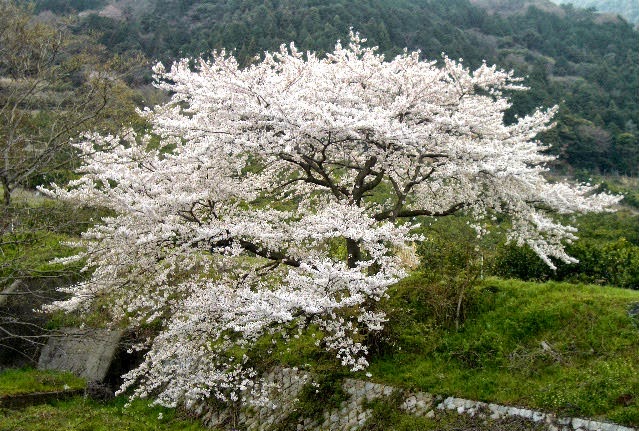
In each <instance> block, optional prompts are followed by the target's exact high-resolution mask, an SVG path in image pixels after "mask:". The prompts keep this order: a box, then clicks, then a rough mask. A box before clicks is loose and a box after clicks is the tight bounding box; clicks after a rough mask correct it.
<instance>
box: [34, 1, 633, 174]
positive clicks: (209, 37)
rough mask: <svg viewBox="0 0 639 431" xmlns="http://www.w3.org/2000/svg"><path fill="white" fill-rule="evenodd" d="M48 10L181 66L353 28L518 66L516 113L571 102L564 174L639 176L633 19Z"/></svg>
mask: <svg viewBox="0 0 639 431" xmlns="http://www.w3.org/2000/svg"><path fill="white" fill-rule="evenodd" d="M36 3H37V8H38V11H40V12H42V11H45V10H51V11H53V12H55V13H58V14H71V13H73V12H78V13H79V15H80V16H81V19H80V20H78V22H77V25H76V31H78V32H89V31H96V30H99V31H100V32H101V42H102V43H103V44H105V45H106V46H107V47H109V48H110V49H112V50H114V51H116V52H126V51H135V50H138V51H141V52H143V53H144V54H146V55H147V56H148V57H150V58H152V59H157V60H161V61H164V62H170V61H171V60H172V59H175V58H179V57H183V56H197V55H207V54H208V53H210V52H211V51H212V50H213V49H218V48H222V47H226V48H235V49H236V55H237V56H238V58H239V59H240V61H241V62H243V63H244V64H246V63H248V62H249V61H250V60H251V58H252V57H253V56H254V55H255V54H257V53H260V52H262V51H264V50H273V49H276V48H277V47H278V46H279V45H280V44H281V43H288V42H290V41H295V42H296V44H297V46H298V47H300V48H302V49H304V50H306V49H311V50H316V51H319V52H323V51H325V50H327V49H330V48H332V46H333V45H334V43H335V41H336V40H337V39H344V37H345V36H346V34H347V32H348V28H349V27H353V28H354V29H356V30H357V31H359V32H360V33H361V34H363V35H365V36H366V37H367V38H368V39H369V41H370V43H372V44H375V45H378V46H379V47H380V50H381V51H382V52H384V53H386V54H387V55H388V56H393V55H395V54H397V53H399V52H400V51H401V49H403V48H404V47H408V49H411V50H413V49H420V50H421V51H422V52H423V55H424V56H425V57H427V58H433V59H441V53H442V52H445V53H446V54H447V55H449V56H450V57H452V58H460V57H461V58H464V60H465V62H466V64H467V65H469V66H471V67H475V66H478V65H480V64H481V62H482V61H483V60H486V61H487V62H488V63H494V64H497V65H499V66H500V67H503V68H507V69H509V68H512V69H514V70H515V71H516V73H517V74H518V75H519V76H523V77H526V80H525V83H526V84H527V85H529V86H530V87H531V88H532V91H530V92H528V93H526V94H520V95H516V96H515V97H514V106H513V108H512V110H511V113H510V118H511V119H512V118H513V116H514V115H521V114H524V113H528V112H531V110H532V109H533V108H535V107H538V106H552V105H555V104H560V106H561V110H560V113H559V115H558V123H559V126H558V127H557V128H556V129H555V130H554V131H553V132H552V133H551V134H550V135H549V136H546V137H545V139H546V142H548V143H550V144H552V145H553V147H552V149H551V151H553V152H554V153H556V154H559V155H560V157H561V160H562V161H563V162H567V164H565V163H564V164H563V165H562V166H563V167H564V168H565V167H567V166H568V167H570V168H576V169H582V170H586V171H588V172H603V173H609V172H613V173H614V172H618V173H622V174H632V175H635V174H637V171H638V166H639V142H638V132H637V124H639V109H638V105H639V103H638V88H639V81H638V80H639V78H638V77H639V50H637V46H638V44H639V33H638V32H637V31H635V30H633V28H632V25H630V24H628V23H626V22H623V21H622V20H614V19H613V20H607V22H604V21H606V20H601V19H600V17H598V15H597V14H596V13H594V12H593V11H587V10H581V9H575V8H573V7H572V6H562V7H559V6H556V5H554V4H552V3H550V2H548V1H546V0H535V1H523V0H522V1H514V2H513V1H509V2H503V1H487V0H474V1H473V2H470V1H468V0H450V1H446V2H441V1H433V0H400V1H390V0H362V1H359V2H357V4H356V5H354V4H353V2H345V1H342V0H329V1H318V0H299V1H290V0H270V1H257V0H229V1H195V0H189V1H177V0H149V1H144V2H131V1H129V2H126V1H106V0H75V1H71V2H66V1H65V2H62V1H59V0H41V1H38V2H36Z"/></svg>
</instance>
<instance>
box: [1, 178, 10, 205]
mask: <svg viewBox="0 0 639 431" xmlns="http://www.w3.org/2000/svg"><path fill="white" fill-rule="evenodd" d="M2 203H3V204H4V207H5V208H7V207H8V206H9V204H11V189H10V188H9V180H8V179H7V177H2Z"/></svg>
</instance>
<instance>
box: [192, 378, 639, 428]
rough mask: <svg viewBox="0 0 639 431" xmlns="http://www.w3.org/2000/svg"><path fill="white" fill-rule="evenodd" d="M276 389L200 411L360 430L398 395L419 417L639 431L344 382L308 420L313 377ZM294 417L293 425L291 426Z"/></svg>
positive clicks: (254, 421)
mask: <svg viewBox="0 0 639 431" xmlns="http://www.w3.org/2000/svg"><path fill="white" fill-rule="evenodd" d="M265 380H266V382H267V384H268V385H270V386H272V387H273V389H272V390H271V394H270V402H269V403H267V404H266V405H255V400H252V399H251V398H250V397H249V398H247V399H246V400H245V402H244V403H243V404H242V405H241V406H239V407H238V408H235V409H231V408H226V409H219V408H213V407H208V406H207V405H205V404H203V405H200V406H199V407H198V412H199V413H200V414H201V415H202V418H203V421H204V423H205V425H207V426H208V427H209V428H211V429H218V430H233V431H235V430H246V431H278V430H281V429H294V430H300V431H301V430H309V431H315V430H316V431H324V430H331V431H333V430H344V431H358V430H360V429H362V428H364V427H365V425H366V424H367V421H369V420H370V419H371V417H372V414H373V411H372V408H371V407H370V405H371V403H372V402H374V401H376V400H381V401H383V400H384V399H385V398H389V397H391V396H392V395H395V398H397V395H399V398H401V401H400V402H399V408H400V409H401V410H403V411H404V412H405V413H407V414H411V415H414V416H416V417H420V416H423V417H427V418H436V417H437V416H438V415H441V414H451V413H452V414H458V415H467V416H471V417H478V418H484V419H487V420H509V419H517V420H523V421H527V422H530V424H531V427H532V426H534V428H535V429H543V430H547V431H638V430H637V429H636V428H631V427H625V426H621V425H617V424H613V423H607V422H600V421H594V420H589V419H582V418H569V417H557V416H556V415H554V414H552V413H545V412H541V411H536V410H530V409H525V408H519V407H511V406H503V405H499V404H492V403H484V402H479V401H472V400H466V399H463V398H455V397H448V398H445V397H441V396H435V395H432V394H429V393H426V392H408V391H405V390H402V389H400V388H396V387H393V386H389V385H383V384H378V383H372V382H368V381H363V380H357V379H344V380H343V382H342V389H343V392H344V395H345V400H344V401H342V402H341V404H340V405H339V406H337V407H336V408H332V407H329V408H327V409H325V410H324V411H323V412H322V414H321V415H320V416H318V417H304V412H298V411H297V408H298V401H299V396H300V394H301V393H302V390H303V389H304V386H305V385H307V384H311V383H312V378H311V376H310V374H308V373H306V372H303V371H299V370H295V369H290V368H277V369H274V370H272V371H271V372H270V373H269V374H268V375H266V376H265ZM291 418H294V423H291Z"/></svg>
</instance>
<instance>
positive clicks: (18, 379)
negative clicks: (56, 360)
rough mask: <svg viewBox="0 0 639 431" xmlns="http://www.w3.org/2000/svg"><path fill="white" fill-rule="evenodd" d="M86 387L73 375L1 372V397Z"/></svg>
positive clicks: (29, 370) (45, 372) (27, 371)
mask: <svg viewBox="0 0 639 431" xmlns="http://www.w3.org/2000/svg"><path fill="white" fill-rule="evenodd" d="M84 386H85V382H84V379H81V378H79V377H76V376H74V375H73V374H71V373H56V372H53V371H40V370H31V369H18V370H4V371H1V372H0V397H1V396H4V395H16V394H25V393H31V392H51V391H61V390H64V389H82V388H84Z"/></svg>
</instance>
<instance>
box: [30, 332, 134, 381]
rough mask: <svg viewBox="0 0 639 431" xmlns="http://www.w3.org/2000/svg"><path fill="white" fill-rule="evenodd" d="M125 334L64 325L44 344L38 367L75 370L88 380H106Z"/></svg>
mask: <svg viewBox="0 0 639 431" xmlns="http://www.w3.org/2000/svg"><path fill="white" fill-rule="evenodd" d="M121 337H122V333H121V332H119V331H108V330H105V329H79V328H63V329H61V330H60V332H59V334H58V335H54V336H52V337H51V338H49V341H48V342H47V344H46V345H45V346H44V347H43V349H42V353H41V354H40V359H39V361H38V369H41V370H57V371H71V372H72V373H74V374H76V375H78V376H80V377H83V378H85V379H87V380H88V381H102V380H104V378H105V377H106V375H107V371H108V370H109V366H110V365H111V362H112V361H113V358H114V356H115V354H116V352H117V348H118V343H119V341H120V338H121Z"/></svg>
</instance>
